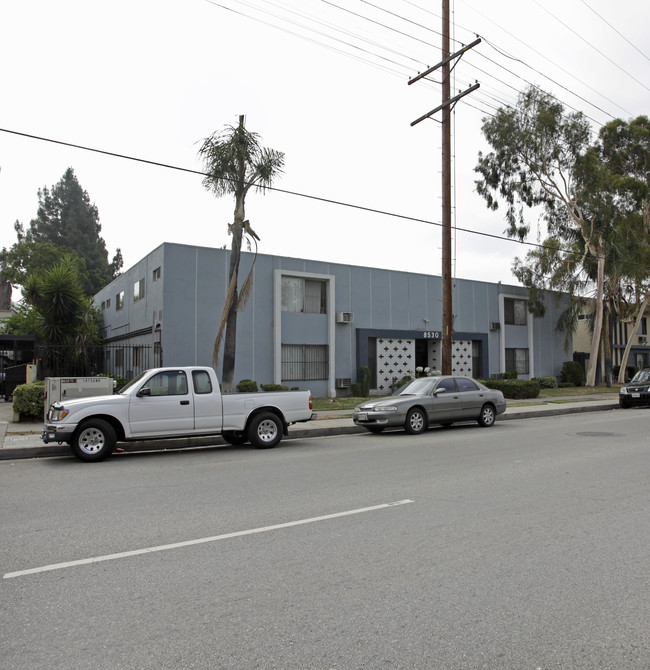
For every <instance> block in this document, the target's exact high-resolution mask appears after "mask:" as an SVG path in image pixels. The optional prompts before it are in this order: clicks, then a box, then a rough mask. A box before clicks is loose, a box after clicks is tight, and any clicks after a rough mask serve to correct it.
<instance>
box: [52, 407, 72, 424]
mask: <svg viewBox="0 0 650 670" xmlns="http://www.w3.org/2000/svg"><path fill="white" fill-rule="evenodd" d="M68 414H70V412H68V410H67V409H66V408H65V407H50V411H49V412H48V414H47V418H48V420H49V421H61V420H63V419H65V417H66V416H68Z"/></svg>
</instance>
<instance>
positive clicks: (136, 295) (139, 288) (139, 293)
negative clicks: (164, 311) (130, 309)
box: [133, 277, 144, 302]
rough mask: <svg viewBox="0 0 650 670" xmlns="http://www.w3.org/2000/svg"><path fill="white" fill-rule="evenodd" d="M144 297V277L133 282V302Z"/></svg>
mask: <svg viewBox="0 0 650 670" xmlns="http://www.w3.org/2000/svg"><path fill="white" fill-rule="evenodd" d="M142 298H144V277H143V278H142V279H138V281H136V282H134V283H133V302H138V300H142Z"/></svg>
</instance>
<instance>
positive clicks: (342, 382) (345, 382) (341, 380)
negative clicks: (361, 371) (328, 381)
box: [336, 377, 352, 389]
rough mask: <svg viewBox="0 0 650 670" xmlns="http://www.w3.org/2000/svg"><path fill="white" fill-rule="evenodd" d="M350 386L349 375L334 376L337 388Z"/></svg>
mask: <svg viewBox="0 0 650 670" xmlns="http://www.w3.org/2000/svg"><path fill="white" fill-rule="evenodd" d="M350 386H352V380H351V379H350V377H337V378H336V388H337V389H349V388H350Z"/></svg>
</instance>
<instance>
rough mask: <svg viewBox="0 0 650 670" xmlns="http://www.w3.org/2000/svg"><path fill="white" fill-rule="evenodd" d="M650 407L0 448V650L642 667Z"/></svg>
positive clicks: (29, 657) (467, 669)
mask: <svg viewBox="0 0 650 670" xmlns="http://www.w3.org/2000/svg"><path fill="white" fill-rule="evenodd" d="M647 420H648V414H647V410H645V411H644V410H641V411H636V410H631V411H629V412H621V411H612V412H598V413H594V414H589V415H584V414H580V415H568V416H561V417H549V418H539V419H527V420H525V421H508V422H501V423H499V422H497V424H496V425H495V426H494V427H493V428H491V429H481V428H479V427H478V426H476V425H475V424H473V425H466V426H460V427H453V428H451V429H434V430H432V431H429V432H428V433H426V434H424V435H421V436H416V437H413V436H408V435H406V434H405V433H388V434H382V435H379V436H375V435H370V434H360V435H350V436H339V437H322V438H311V439H304V440H301V439H296V440H291V441H287V442H283V443H282V444H281V446H280V447H279V448H277V449H274V450H269V451H258V450H255V449H252V448H250V449H249V448H241V447H237V448H219V449H206V450H202V451H189V452H164V453H149V454H142V453H140V454H122V455H117V456H115V457H114V458H112V459H110V460H108V461H106V462H104V463H101V464H93V465H88V464H84V463H80V462H78V461H76V460H74V459H71V458H51V459H35V460H23V461H4V462H0V540H1V541H0V571H1V573H2V575H3V579H2V580H1V581H0V603H1V605H0V613H1V616H2V626H1V636H0V667H1V668H7V669H9V668H11V669H12V670H14V669H23V668H25V669H29V670H38V669H40V668H47V669H48V670H52V669H56V668H65V669H68V668H75V669H76V668H92V669H93V670H103V669H111V670H119V669H122V668H134V669H136V668H137V669H148V668H156V669H162V668H170V669H171V668H173V669H186V668H187V669H189V668H201V669H204V668H210V669H215V668H224V669H229V670H231V669H239V668H241V669H248V668H259V669H264V670H266V669H281V670H285V669H291V670H294V669H295V670H305V669H314V670H321V669H322V670H352V669H356V668H381V669H387V668H404V669H416V670H422V669H427V668H431V669H434V668H435V669H436V670H439V669H442V670H446V669H454V670H456V669H458V670H474V669H486V670H497V669H500V670H510V669H512V670H515V669H516V670H528V669H530V670H537V669H543V670H549V669H554V668H562V669H564V670H566V669H570V670H580V669H583V668H584V669H587V668H588V669H589V670H594V669H612V670H614V669H615V670H634V669H639V670H647V669H648V668H650V603H649V600H648V593H650V570H649V568H648V566H649V565H650V538H649V533H648V519H649V518H650V495H649V491H650V443H649V438H648V430H647ZM392 503H396V504H392ZM169 545H172V546H169Z"/></svg>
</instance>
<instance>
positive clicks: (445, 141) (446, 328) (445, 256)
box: [441, 0, 454, 375]
mask: <svg viewBox="0 0 650 670" xmlns="http://www.w3.org/2000/svg"><path fill="white" fill-rule="evenodd" d="M441 55H442V101H441V102H442V104H444V103H445V101H447V100H449V96H450V95H451V85H450V81H449V77H450V74H451V71H450V68H449V60H448V57H449V0H442V54H441ZM453 328H454V312H453V308H452V283H451V110H450V109H447V110H445V114H444V115H443V117H442V374H443V375H450V374H451V338H452V335H453V332H454V331H453Z"/></svg>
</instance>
